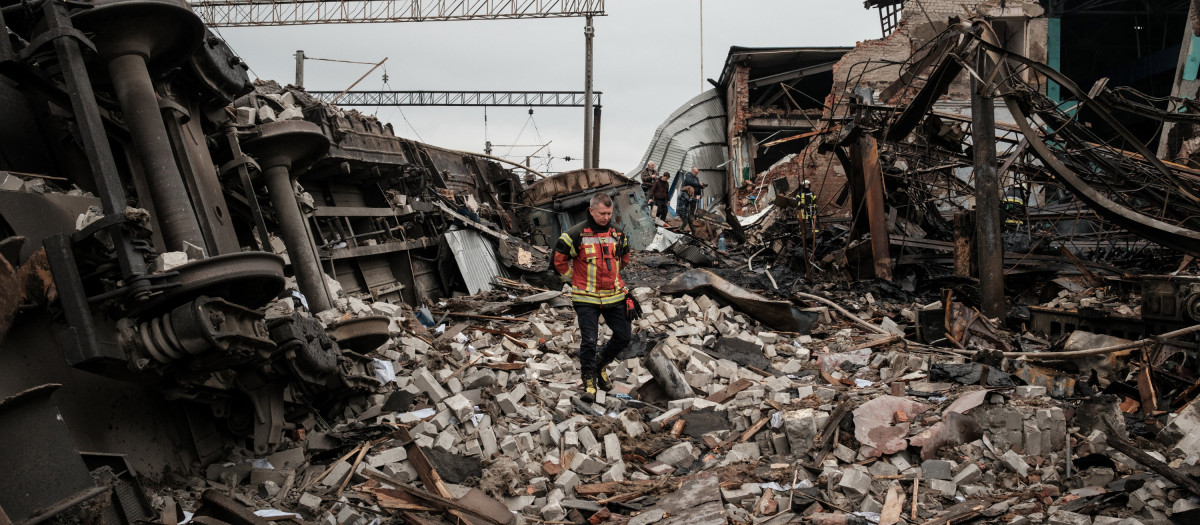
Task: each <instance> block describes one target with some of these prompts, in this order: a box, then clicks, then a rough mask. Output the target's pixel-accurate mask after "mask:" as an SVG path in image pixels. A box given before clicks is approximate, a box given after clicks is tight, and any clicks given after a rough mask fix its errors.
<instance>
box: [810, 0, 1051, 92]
mask: <svg viewBox="0 0 1200 525" xmlns="http://www.w3.org/2000/svg"><path fill="white" fill-rule="evenodd" d="M964 5H965V6H967V8H968V9H970V10H971V11H972V14H982V15H984V16H986V17H989V18H993V19H996V18H1002V19H1019V20H1029V27H1028V29H1027V32H1026V34H1027V39H1028V45H1027V46H1025V49H1023V50H1022V51H1023V52H1024V53H1025V54H1027V55H1028V56H1029V57H1030V58H1033V59H1035V60H1039V61H1045V59H1046V31H1047V23H1046V19H1045V18H1039V17H1042V16H1043V15H1044V14H1045V10H1044V9H1043V8H1042V7H1041V6H1040V5H1038V2H1036V1H1032V0H1005V1H1001V0H988V1H975V2H970V1H967V2H962V1H959V0H922V1H921V2H920V3H919V4H918V3H917V2H908V3H906V4H905V7H904V11H903V15H902V18H901V21H900V26H899V27H898V28H897V29H896V31H895V32H893V33H892V34H890V35H888V36H887V38H883V39H878V40H867V41H864V42H859V43H858V44H857V45H856V46H855V48H854V49H853V50H852V51H850V52H849V53H846V55H845V56H844V57H842V59H841V60H840V61H838V63H837V65H835V66H834V69H833V71H834V73H833V78H834V80H833V82H834V89H833V91H832V92H831V93H830V97H829V98H828V99H826V105H827V106H829V107H833V104H831V103H836V102H840V101H842V100H841V98H842V97H843V96H845V95H844V94H845V93H846V92H848V91H850V90H852V89H853V88H854V87H856V86H866V87H870V88H872V89H873V90H874V91H876V92H878V91H879V90H882V89H884V88H886V87H888V86H889V85H891V84H892V82H895V81H896V79H897V78H899V76H900V72H901V65H902V64H903V63H904V62H906V61H907V60H908V59H909V58H910V57H911V56H912V55H913V53H914V52H916V51H917V50H919V49H920V48H921V46H922V45H923V44H924V43H925V42H927V41H929V40H930V39H931V38H933V37H934V36H937V35H938V34H939V33H940V32H942V31H943V30H944V29H945V28H946V27H947V26H948V22H949V20H950V18H951V17H957V18H959V19H961V20H967V19H968V18H969V17H970V15H969V14H968V13H967V11H966V10H965V9H964V8H963V6H964ZM922 7H923V8H924V9H922ZM931 21H932V23H931ZM969 88H970V78H969V77H968V76H967V74H966V73H963V74H962V75H960V76H959V78H958V79H957V80H956V81H955V82H954V83H953V84H952V85H951V86H950V89H949V93H948V95H947V96H948V97H949V98H951V99H956V100H966V99H969V98H970V91H969ZM909 95H911V93H909Z"/></svg>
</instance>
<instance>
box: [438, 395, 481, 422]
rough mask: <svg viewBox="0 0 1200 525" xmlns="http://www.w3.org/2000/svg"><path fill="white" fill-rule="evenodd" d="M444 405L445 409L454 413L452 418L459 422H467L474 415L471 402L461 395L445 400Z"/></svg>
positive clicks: (473, 407)
mask: <svg viewBox="0 0 1200 525" xmlns="http://www.w3.org/2000/svg"><path fill="white" fill-rule="evenodd" d="M445 403H446V407H447V408H449V409H450V410H451V411H452V412H454V417H456V418H458V420H459V421H467V420H469V419H471V415H472V414H474V413H475V405H474V403H471V400H469V399H467V398H466V397H464V396H463V395H462V394H455V395H453V396H450V397H448V398H446V400H445Z"/></svg>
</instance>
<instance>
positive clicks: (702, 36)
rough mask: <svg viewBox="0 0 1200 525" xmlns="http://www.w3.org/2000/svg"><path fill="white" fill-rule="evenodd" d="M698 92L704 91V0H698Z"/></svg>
mask: <svg viewBox="0 0 1200 525" xmlns="http://www.w3.org/2000/svg"><path fill="white" fill-rule="evenodd" d="M700 92H701V93H703V92H704V0H700Z"/></svg>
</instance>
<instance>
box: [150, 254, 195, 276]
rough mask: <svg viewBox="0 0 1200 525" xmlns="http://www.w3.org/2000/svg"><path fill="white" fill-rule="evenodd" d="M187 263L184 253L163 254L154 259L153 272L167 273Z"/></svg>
mask: <svg viewBox="0 0 1200 525" xmlns="http://www.w3.org/2000/svg"><path fill="white" fill-rule="evenodd" d="M187 263H188V256H187V254H186V253H184V252H163V253H161V254H159V255H158V258H156V259H154V271H156V272H169V271H171V270H174V269H175V268H178V267H180V266H183V265H185V264H187Z"/></svg>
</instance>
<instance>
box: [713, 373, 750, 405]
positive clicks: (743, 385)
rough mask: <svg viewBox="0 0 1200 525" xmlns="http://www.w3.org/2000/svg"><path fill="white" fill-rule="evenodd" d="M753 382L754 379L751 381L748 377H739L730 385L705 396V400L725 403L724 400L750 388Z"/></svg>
mask: <svg viewBox="0 0 1200 525" xmlns="http://www.w3.org/2000/svg"><path fill="white" fill-rule="evenodd" d="M753 384H754V383H753V382H752V381H750V380H749V379H746V378H742V379H738V380H737V381H734V382H733V383H732V384H730V385H729V386H727V387H725V388H722V389H721V390H719V391H717V393H715V394H713V395H711V396H708V397H706V398H704V400H705V401H711V402H713V403H724V402H726V401H729V400H730V399H732V398H733V396H736V395H737V393H738V392H741V391H742V390H745V389H747V388H750V385H753Z"/></svg>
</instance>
